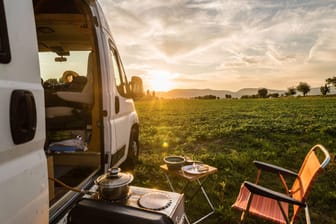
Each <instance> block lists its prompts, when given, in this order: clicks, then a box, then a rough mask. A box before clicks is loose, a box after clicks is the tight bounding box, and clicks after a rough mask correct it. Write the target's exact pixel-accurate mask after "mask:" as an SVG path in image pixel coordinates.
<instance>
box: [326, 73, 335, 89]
mask: <svg viewBox="0 0 336 224" xmlns="http://www.w3.org/2000/svg"><path fill="white" fill-rule="evenodd" d="M326 83H327V84H328V85H334V86H335V87H336V76H334V77H332V78H327V79H326Z"/></svg>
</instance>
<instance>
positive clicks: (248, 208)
mask: <svg viewBox="0 0 336 224" xmlns="http://www.w3.org/2000/svg"><path fill="white" fill-rule="evenodd" d="M252 198H253V194H252V193H250V195H249V198H248V202H247V206H246V209H245V211H243V212H242V214H241V216H240V223H243V221H244V218H245V215H246V213H248V212H249V210H250V206H251V203H252Z"/></svg>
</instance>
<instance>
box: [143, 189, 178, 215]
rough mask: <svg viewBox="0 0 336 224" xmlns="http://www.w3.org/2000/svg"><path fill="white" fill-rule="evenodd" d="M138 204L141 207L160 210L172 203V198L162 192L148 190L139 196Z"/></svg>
mask: <svg viewBox="0 0 336 224" xmlns="http://www.w3.org/2000/svg"><path fill="white" fill-rule="evenodd" d="M138 204H139V206H140V207H142V208H146V209H150V210H155V211H160V210H163V209H166V208H168V207H169V206H170V205H171V204H172V199H171V198H170V197H169V196H168V195H167V194H165V193H162V192H149V193H146V194H144V195H142V196H141V197H140V198H139V200H138Z"/></svg>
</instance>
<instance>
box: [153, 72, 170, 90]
mask: <svg viewBox="0 0 336 224" xmlns="http://www.w3.org/2000/svg"><path fill="white" fill-rule="evenodd" d="M148 74H149V86H150V89H153V90H155V91H164V92H165V91H168V90H170V89H172V88H174V82H173V79H174V77H176V74H172V73H169V72H167V71H150V72H149V73H148Z"/></svg>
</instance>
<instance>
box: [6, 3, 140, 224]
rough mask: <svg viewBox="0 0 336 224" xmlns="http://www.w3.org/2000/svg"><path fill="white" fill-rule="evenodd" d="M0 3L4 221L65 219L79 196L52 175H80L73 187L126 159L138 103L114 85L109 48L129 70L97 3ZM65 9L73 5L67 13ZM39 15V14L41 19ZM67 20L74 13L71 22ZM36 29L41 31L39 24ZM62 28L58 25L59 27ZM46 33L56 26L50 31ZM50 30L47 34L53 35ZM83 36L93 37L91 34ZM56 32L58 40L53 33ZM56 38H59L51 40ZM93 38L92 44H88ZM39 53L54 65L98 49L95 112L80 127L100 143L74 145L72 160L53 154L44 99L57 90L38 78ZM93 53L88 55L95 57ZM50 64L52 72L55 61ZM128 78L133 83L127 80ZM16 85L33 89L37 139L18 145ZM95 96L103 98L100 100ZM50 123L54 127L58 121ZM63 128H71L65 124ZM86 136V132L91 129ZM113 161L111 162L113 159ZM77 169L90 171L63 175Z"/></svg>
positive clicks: (88, 182)
mask: <svg viewBox="0 0 336 224" xmlns="http://www.w3.org/2000/svg"><path fill="white" fill-rule="evenodd" d="M0 1H3V2H4V8H5V15H6V21H7V27H8V30H7V31H8V39H9V43H10V45H9V46H10V55H11V60H10V61H9V62H8V63H7V62H6V63H0V102H1V104H2V106H1V108H2V109H1V113H0V132H1V135H0V142H1V147H0V189H1V191H0V199H1V203H0V223H1V224H2V223H13V224H14V223H48V222H57V221H59V220H63V221H65V220H66V218H65V217H64V215H65V214H67V212H69V210H70V209H71V206H72V204H73V203H74V202H75V200H77V199H79V198H80V196H81V195H80V194H78V193H74V192H72V191H69V190H68V189H67V191H66V190H64V189H60V186H59V185H56V184H55V183H54V182H52V181H48V175H49V176H50V177H54V178H58V177H60V178H63V177H66V178H68V179H66V178H64V180H66V181H69V182H71V181H73V179H76V178H77V179H76V180H80V181H79V182H76V183H75V184H74V185H72V186H75V187H78V188H89V187H90V186H92V184H93V180H94V179H95V177H96V176H97V175H99V174H101V172H103V171H106V170H107V169H108V168H109V167H111V166H119V165H120V164H121V163H122V162H124V161H125V160H126V158H127V150H128V147H129V141H130V136H131V130H132V127H133V126H134V125H137V124H138V122H139V120H138V116H137V114H136V111H135V106H134V102H133V100H132V99H131V98H130V96H131V95H130V94H128V93H127V94H125V93H124V94H121V93H120V90H118V89H117V85H116V79H115V75H116V73H115V69H116V66H115V61H113V57H112V56H113V54H112V53H111V48H110V47H111V46H112V48H113V49H114V50H115V54H114V57H116V58H117V60H118V69H120V71H122V72H121V73H124V69H123V67H122V63H121V61H120V56H119V53H118V50H117V48H116V46H115V43H114V40H113V38H112V36H111V32H110V30H109V27H108V23H107V21H106V19H105V17H104V15H103V11H102V9H101V8H100V6H99V4H98V3H97V1H89V0H73V1H70V0H69V1H68V0H54V1H52V0H41V1H40V0H28V1H26V0H0ZM39 3H40V4H39ZM84 4H86V5H84ZM53 6H57V8H52V7H53ZM59 6H61V7H59ZM62 6H65V7H64V8H63V7H62ZM87 6H88V7H87ZM76 7H77V8H76ZM57 10H60V11H57ZM66 10H70V12H67V11H66ZM34 18H36V21H35V19H34ZM69 18H74V19H71V20H70V19H69ZM74 20H76V21H74ZM69 21H71V23H72V22H73V24H71V26H69V27H75V26H77V25H78V24H79V23H80V22H81V24H80V26H78V27H80V28H83V30H82V31H83V33H82V32H77V33H76V31H72V30H71V28H69V27H68V26H67V24H68V22H69ZM83 21H84V22H83ZM49 25H50V26H49ZM37 27H38V28H40V29H36V28H37ZM78 27H77V28H78ZM53 28H54V29H53ZM58 28H61V29H60V30H58ZM91 28H92V29H91ZM68 30H69V32H68ZM49 31H52V32H51V33H48V32H49ZM71 32H72V33H71ZM49 34H50V36H48V35H49ZM58 34H60V36H58ZM68 34H69V35H73V36H70V37H72V39H71V38H70V40H69V41H68V42H66V41H65V42H62V41H64V40H65V39H61V38H65V37H66V35H68ZM82 34H84V35H82ZM53 35H54V36H53ZM81 35H82V36H83V38H82V39H81V38H80V37H78V36H81ZM85 35H91V36H90V37H89V38H86V37H87V36H85ZM55 37H57V38H59V39H57V40H55V39H53V38H55ZM76 38H79V39H80V40H81V41H82V42H80V43H79V42H78V41H77V39H76ZM90 38H91V39H90ZM54 43H56V44H55V45H53V44H54ZM88 43H90V44H92V45H88ZM63 44H64V46H63ZM58 47H60V48H62V47H64V48H63V49H61V50H64V51H58V50H57V49H59V48H58ZM90 47H91V48H90ZM67 50H68V52H69V54H68V55H66V54H64V55H60V53H61V54H63V53H67ZM39 51H40V53H41V54H43V53H50V54H55V61H54V57H52V60H51V62H55V63H56V62H58V63H59V62H60V61H57V60H56V58H58V59H62V58H63V59H64V57H67V56H69V58H70V51H72V52H71V54H72V55H73V52H75V51H88V52H89V51H91V52H90V53H93V54H92V55H93V56H92V57H93V58H94V59H93V61H94V62H93V63H94V64H95V66H96V67H95V69H94V72H93V73H94V74H95V77H94V80H95V84H92V86H93V88H94V93H92V94H93V95H94V98H93V99H94V102H93V103H92V104H93V105H88V106H87V107H84V109H88V110H90V109H92V108H94V110H92V111H94V112H92V111H90V113H91V114H90V115H92V113H94V115H93V116H91V117H90V119H91V121H94V123H93V122H92V123H88V125H86V127H85V128H82V129H81V130H80V131H82V132H81V133H85V134H86V132H90V130H92V129H95V131H97V130H98V131H97V133H98V134H97V135H96V136H95V142H98V145H99V147H98V146H97V147H96V148H95V149H93V147H95V145H93V144H92V141H91V142H90V140H87V141H88V143H90V144H91V145H90V144H89V147H88V148H89V149H87V150H88V152H86V151H81V152H78V153H77V151H76V152H74V153H73V154H71V156H74V157H73V158H72V157H71V158H69V157H67V155H66V154H67V153H63V152H61V153H58V154H57V153H56V154H53V152H52V151H51V150H50V146H51V143H54V142H53V141H49V140H50V135H49V134H50V133H51V132H52V131H54V130H52V129H48V128H50V122H49V123H46V121H47V119H48V118H50V117H48V116H46V105H47V103H48V101H47V100H46V99H47V96H48V94H49V95H50V92H51V90H52V89H48V88H47V87H46V86H44V85H43V86H42V85H41V81H43V84H44V83H45V81H47V80H42V79H41V77H43V76H42V74H41V72H40V70H42V67H41V69H40V65H41V64H43V63H41V62H39ZM90 53H88V54H89V55H90ZM56 54H57V55H56ZM40 57H41V56H40ZM49 59H50V58H49ZM41 61H42V60H41ZM65 61H66V60H65ZM49 62H50V61H49ZM50 64H52V63H50ZM64 64H65V63H64ZM84 64H85V63H84ZM88 64H89V63H88ZM48 65H49V64H48ZM52 65H53V64H52ZM87 67H89V66H87ZM52 68H53V69H52V70H54V67H52ZM88 70H89V69H88ZM55 73H56V74H55V77H52V78H50V79H53V78H55V80H56V82H58V79H59V77H56V75H59V74H58V72H55ZM82 73H84V72H82ZM87 74H88V73H87ZM84 75H85V74H84ZM97 82H98V83H97ZM88 83H89V82H88ZM124 84H125V85H127V84H128V83H127V80H126V79H125V80H124ZM126 88H129V87H128V86H127V87H126ZM15 90H23V91H26V92H28V93H30V94H31V95H32V97H33V99H34V102H35V103H34V104H35V107H36V128H34V135H33V137H32V139H28V140H27V141H25V142H23V143H20V144H15V143H14V142H15V140H13V136H12V133H13V132H11V130H12V129H11V127H12V126H13V125H12V124H11V118H10V117H11V116H12V114H13V113H11V112H10V105H11V101H12V93H13V91H15ZM47 93H48V94H47ZM53 93H54V92H53ZM97 101H101V102H98V103H97ZM45 102H46V103H45ZM23 106H24V105H23ZM50 107H52V106H50ZM117 108H118V109H117ZM31 111H32V110H28V109H27V108H25V107H23V108H22V111H21V110H20V112H21V113H20V114H24V115H25V114H27V116H28V115H30V114H29V113H32V112H31ZM70 111H71V110H70ZM92 117H94V119H92ZM12 120H13V119H12ZM48 121H49V120H48ZM48 125H49V126H48ZM89 126H90V127H89ZM52 128H55V129H56V125H55V126H54V127H52ZM90 128H92V129H90ZM56 131H59V130H56ZM56 131H55V132H56ZM61 131H64V132H66V131H69V130H66V129H63V130H61ZM77 131H78V130H77ZM14 134H15V133H14ZM65 134H66V133H65ZM91 134H92V133H91ZM46 135H47V136H46ZM82 136H85V137H86V135H82ZM88 139H89V138H88ZM120 152H122V153H120ZM80 154H85V156H80ZM68 155H69V154H68ZM106 155H107V156H106ZM115 155H117V158H118V160H117V161H115V160H113V159H112V158H114V159H115V158H116V157H113V156H115ZM62 156H64V159H62V158H61V157H62ZM47 157H48V162H47ZM80 158H81V159H80ZM86 158H87V159H86ZM112 161H114V162H113V164H112ZM50 167H51V168H50ZM78 167H79V168H80V169H82V170H80V172H82V173H85V174H82V173H81V175H83V177H82V176H81V175H77V174H78V173H75V174H76V175H75V178H73V179H72V178H71V176H66V175H65V174H68V173H65V170H67V169H69V170H74V171H76V172H78V169H77V170H76V168H78ZM51 169H52V170H51ZM54 169H55V170H54ZM83 170H84V171H83ZM48 171H52V172H54V171H55V173H52V172H50V173H48ZM63 171H64V174H63V173H62V172H63ZM78 176H80V177H78ZM80 178H82V179H80ZM50 186H53V187H55V189H52V190H50V189H51V188H50ZM56 188H58V189H56ZM54 190H55V192H56V191H57V190H58V192H57V193H58V194H57V193H55V194H54V195H53V194H51V192H52V191H54ZM64 192H65V193H64Z"/></svg>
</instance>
